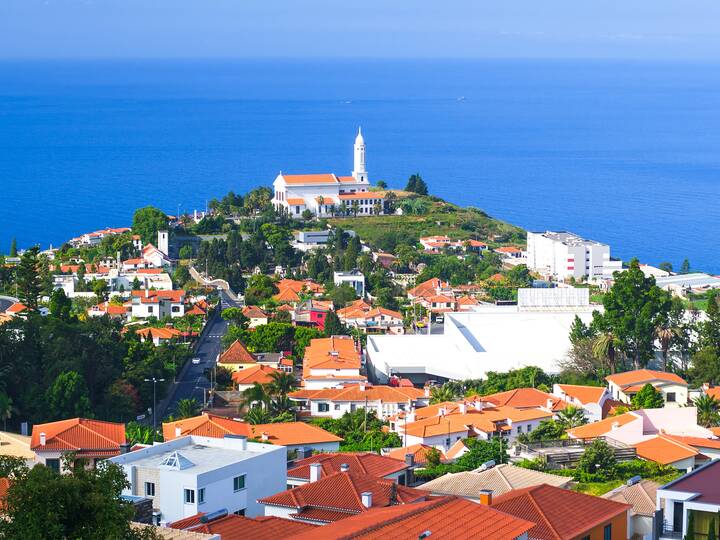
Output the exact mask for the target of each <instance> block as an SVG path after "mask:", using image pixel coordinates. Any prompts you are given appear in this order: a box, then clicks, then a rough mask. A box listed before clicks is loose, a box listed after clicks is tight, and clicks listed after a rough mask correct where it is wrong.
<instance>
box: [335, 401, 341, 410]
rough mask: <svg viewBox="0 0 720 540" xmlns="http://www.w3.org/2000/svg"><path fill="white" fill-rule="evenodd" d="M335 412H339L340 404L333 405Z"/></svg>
mask: <svg viewBox="0 0 720 540" xmlns="http://www.w3.org/2000/svg"><path fill="white" fill-rule="evenodd" d="M335 410H336V411H339V410H340V404H339V403H336V404H335Z"/></svg>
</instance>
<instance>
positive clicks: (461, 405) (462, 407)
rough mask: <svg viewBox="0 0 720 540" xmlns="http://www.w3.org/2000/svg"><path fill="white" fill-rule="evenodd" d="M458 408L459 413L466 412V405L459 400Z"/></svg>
mask: <svg viewBox="0 0 720 540" xmlns="http://www.w3.org/2000/svg"><path fill="white" fill-rule="evenodd" d="M458 408H459V409H460V414H465V413H467V405H466V404H465V402H464V401H461V402H460V404H459V406H458Z"/></svg>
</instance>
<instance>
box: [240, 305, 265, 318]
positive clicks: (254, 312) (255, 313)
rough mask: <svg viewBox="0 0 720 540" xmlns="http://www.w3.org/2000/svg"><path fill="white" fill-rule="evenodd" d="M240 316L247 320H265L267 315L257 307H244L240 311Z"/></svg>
mask: <svg viewBox="0 0 720 540" xmlns="http://www.w3.org/2000/svg"><path fill="white" fill-rule="evenodd" d="M242 314H243V315H245V316H246V317H247V318H248V319H265V318H267V316H268V315H267V313H265V312H264V311H263V310H262V309H260V308H259V307H258V306H245V307H244V308H243V310H242Z"/></svg>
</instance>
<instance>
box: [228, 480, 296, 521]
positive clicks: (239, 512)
mask: <svg viewBox="0 0 720 540" xmlns="http://www.w3.org/2000/svg"><path fill="white" fill-rule="evenodd" d="M293 487H294V486H293ZM288 489H290V488H288ZM233 514H235V515H236V516H244V515H245V509H244V508H242V509H240V510H238V511H236V512H233Z"/></svg>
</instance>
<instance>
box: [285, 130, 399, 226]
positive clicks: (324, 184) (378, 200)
mask: <svg viewBox="0 0 720 540" xmlns="http://www.w3.org/2000/svg"><path fill="white" fill-rule="evenodd" d="M354 154H355V160H354V167H353V172H352V175H351V176H336V175H335V174H332V173H327V174H283V173H282V172H281V173H280V174H278V176H277V178H276V179H275V182H273V187H274V188H275V196H274V198H273V205H274V206H275V208H276V209H277V210H281V209H283V210H285V211H286V212H287V213H288V214H289V215H290V216H291V217H294V218H300V217H302V213H303V212H304V211H305V210H310V212H312V213H313V215H315V216H318V217H327V216H333V215H343V214H348V215H355V214H357V215H358V216H370V215H375V214H382V213H384V212H383V211H384V206H383V200H384V198H385V193H384V192H376V191H374V192H371V191H369V188H370V183H369V182H368V174H367V170H366V169H365V140H364V139H363V136H362V132H361V130H360V129H358V134H357V137H355V146H354Z"/></svg>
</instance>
